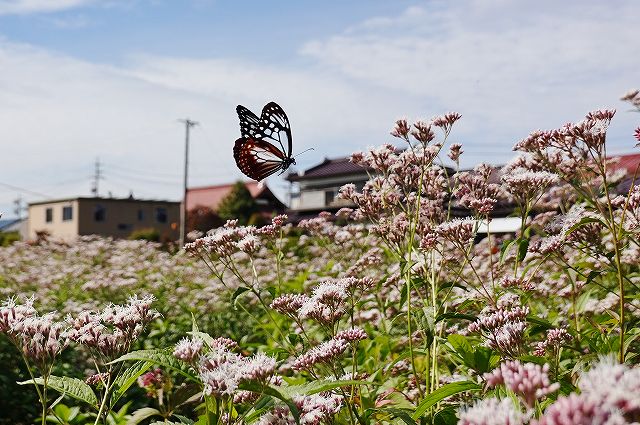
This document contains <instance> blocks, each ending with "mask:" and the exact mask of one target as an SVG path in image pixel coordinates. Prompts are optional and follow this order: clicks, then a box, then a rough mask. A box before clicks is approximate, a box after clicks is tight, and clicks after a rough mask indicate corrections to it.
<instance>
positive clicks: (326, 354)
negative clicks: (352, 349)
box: [293, 338, 349, 370]
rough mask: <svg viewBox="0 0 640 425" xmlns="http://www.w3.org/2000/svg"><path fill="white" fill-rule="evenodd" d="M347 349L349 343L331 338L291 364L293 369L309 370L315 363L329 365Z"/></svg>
mask: <svg viewBox="0 0 640 425" xmlns="http://www.w3.org/2000/svg"><path fill="white" fill-rule="evenodd" d="M348 347H349V343H348V342H347V341H345V340H344V339H341V338H332V339H330V340H329V341H327V342H323V343H322V344H320V345H318V346H316V347H313V348H312V349H311V350H309V351H307V352H306V353H304V354H302V355H301V356H299V357H298V358H296V360H295V361H294V362H293V369H294V370H302V369H310V368H311V367H312V366H313V365H315V364H317V363H330V362H331V361H332V360H334V359H335V358H337V357H338V356H340V355H341V354H342V353H344V352H345V351H346V350H347V348H348Z"/></svg>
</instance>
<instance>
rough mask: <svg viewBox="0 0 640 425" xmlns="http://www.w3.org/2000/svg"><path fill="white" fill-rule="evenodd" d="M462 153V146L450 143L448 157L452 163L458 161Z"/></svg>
mask: <svg viewBox="0 0 640 425" xmlns="http://www.w3.org/2000/svg"><path fill="white" fill-rule="evenodd" d="M463 152H464V151H463V150H462V145H461V144H460V143H452V144H451V146H450V147H449V153H448V156H449V158H451V160H452V161H456V162H458V160H459V159H460V155H462V153H463Z"/></svg>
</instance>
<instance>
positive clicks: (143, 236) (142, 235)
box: [128, 227, 160, 242]
mask: <svg viewBox="0 0 640 425" xmlns="http://www.w3.org/2000/svg"><path fill="white" fill-rule="evenodd" d="M128 239H129V240H145V241H149V242H160V232H159V231H158V230H157V229H154V228H152V227H149V228H146V229H136V230H134V231H133V232H131V234H130V235H129V237H128Z"/></svg>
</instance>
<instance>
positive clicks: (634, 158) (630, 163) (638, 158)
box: [611, 153, 640, 177]
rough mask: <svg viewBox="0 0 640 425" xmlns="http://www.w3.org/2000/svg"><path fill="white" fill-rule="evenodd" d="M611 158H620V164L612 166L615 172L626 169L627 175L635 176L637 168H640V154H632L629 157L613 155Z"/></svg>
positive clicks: (639, 174) (639, 175)
mask: <svg viewBox="0 0 640 425" xmlns="http://www.w3.org/2000/svg"><path fill="white" fill-rule="evenodd" d="M611 158H619V159H618V162H616V163H614V164H612V168H613V169H614V170H619V169H622V168H624V169H625V170H627V174H628V175H630V176H633V175H634V173H635V172H636V168H638V164H640V153H632V154H629V155H612V156H611ZM638 177H640V172H638Z"/></svg>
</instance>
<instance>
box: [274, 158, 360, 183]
mask: <svg viewBox="0 0 640 425" xmlns="http://www.w3.org/2000/svg"><path fill="white" fill-rule="evenodd" d="M366 171H367V169H366V168H363V167H361V166H359V165H356V164H354V163H352V162H351V161H350V160H349V157H344V158H334V159H328V158H325V160H324V161H323V162H322V163H320V164H318V165H316V166H315V167H311V168H309V169H308V170H306V171H305V172H304V174H302V175H299V174H295V173H290V174H289V175H288V176H287V177H286V179H287V180H289V181H290V182H294V181H298V180H307V179H319V178H323V177H333V176H345V175H351V174H363V173H365V172H366Z"/></svg>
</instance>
